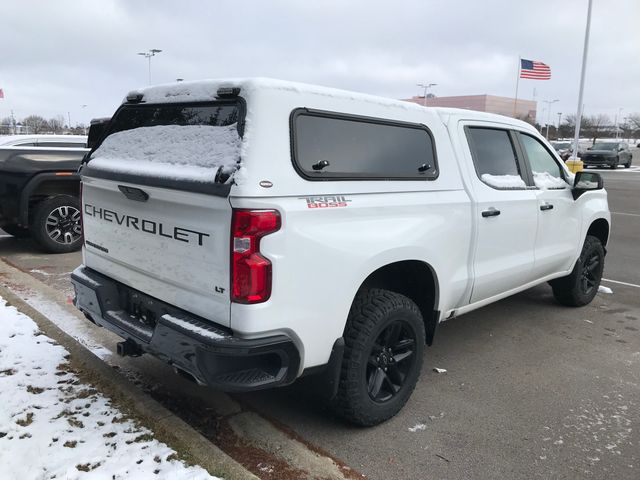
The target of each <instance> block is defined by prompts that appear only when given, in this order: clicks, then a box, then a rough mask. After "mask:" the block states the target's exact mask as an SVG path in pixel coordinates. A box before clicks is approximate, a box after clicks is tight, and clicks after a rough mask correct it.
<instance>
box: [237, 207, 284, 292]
mask: <svg viewBox="0 0 640 480" xmlns="http://www.w3.org/2000/svg"><path fill="white" fill-rule="evenodd" d="M279 229H280V214H279V213H278V212H277V211H275V210H234V211H233V219H232V221H231V300H232V301H234V302H237V303H260V302H266V301H267V300H269V297H270V296H271V262H270V261H269V260H268V259H266V258H265V257H263V256H262V255H261V254H260V239H261V238H262V237H264V236H265V235H268V234H270V233H273V232H276V231H278V230H279Z"/></svg>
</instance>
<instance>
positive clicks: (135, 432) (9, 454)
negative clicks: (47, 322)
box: [0, 298, 215, 480]
mask: <svg viewBox="0 0 640 480" xmlns="http://www.w3.org/2000/svg"><path fill="white" fill-rule="evenodd" d="M66 358H68V354H67V351H66V350H65V349H64V348H63V347H61V346H60V345H57V344H56V343H55V342H54V341H53V340H51V339H50V338H48V337H46V336H45V335H43V334H42V333H41V332H39V331H38V327H37V325H36V324H35V322H34V321H33V320H31V319H30V318H29V317H27V316H26V315H23V314H22V313H20V312H18V311H17V310H16V309H15V308H14V307H10V306H7V305H6V302H5V301H4V300H3V299H2V298H0V405H2V408H0V478H2V479H13V478H19V479H21V480H28V479H53V478H57V479H66V480H71V479H82V478H100V479H109V480H116V479H129V478H135V479H136V480H138V479H212V478H215V477H211V476H210V475H209V474H208V473H207V472H206V471H205V470H203V469H202V468H201V467H193V466H187V465H185V464H184V463H183V462H181V461H179V460H176V454H175V452H174V451H173V450H172V449H171V448H169V447H168V446H167V445H165V444H163V443H160V442H158V441H157V440H155V439H154V438H153V432H151V431H150V430H148V429H146V428H144V427H141V426H139V425H137V424H136V423H135V422H134V421H133V420H130V419H127V418H126V417H125V416H123V414H122V413H121V412H120V411H119V410H118V409H117V408H116V407H114V406H113V405H112V404H111V402H110V400H109V399H108V398H106V397H104V396H103V395H101V394H100V393H99V392H97V391H96V390H95V389H93V388H92V387H91V386H90V385H87V384H83V383H81V381H80V380H79V378H78V377H77V376H76V375H75V373H74V372H73V371H71V369H70V367H69V364H68V362H67V360H66Z"/></svg>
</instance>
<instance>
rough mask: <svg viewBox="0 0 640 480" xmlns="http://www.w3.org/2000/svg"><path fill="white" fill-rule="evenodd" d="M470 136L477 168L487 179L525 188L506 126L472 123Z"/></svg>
mask: <svg viewBox="0 0 640 480" xmlns="http://www.w3.org/2000/svg"><path fill="white" fill-rule="evenodd" d="M467 139H468V141H469V147H470V149H471V155H472V157H473V163H474V164H475V167H476V172H477V174H478V176H479V177H480V179H481V180H482V181H483V182H484V183H486V184H487V185H489V186H490V187H493V188H498V189H506V190H513V189H523V188H526V184H525V182H524V180H523V179H522V175H521V173H520V168H519V167H518V161H517V157H516V151H515V148H514V146H513V143H512V142H511V137H510V135H509V132H508V131H507V130H500V129H497V128H479V127H469V128H467Z"/></svg>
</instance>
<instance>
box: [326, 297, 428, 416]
mask: <svg viewBox="0 0 640 480" xmlns="http://www.w3.org/2000/svg"><path fill="white" fill-rule="evenodd" d="M343 337H344V342H345V349H344V357H343V360H342V366H341V372H340V381H339V384H338V391H337V395H336V398H335V399H334V400H333V404H332V407H333V409H334V411H335V412H336V413H338V414H339V415H340V416H341V417H342V418H344V419H346V420H348V421H349V422H352V423H354V424H356V425H361V426H370V425H377V424H379V423H381V422H384V421H385V420H388V419H390V418H391V417H393V416H394V415H395V414H396V413H398V412H399V411H400V409H401V408H402V407H403V406H404V404H405V403H407V400H408V399H409V397H410V396H411V393H412V392H413V390H414V388H415V386H416V383H417V381H418V378H419V377H420V370H421V369H422V362H423V356H424V348H425V328H424V321H423V318H422V314H421V312H420V309H419V308H418V306H417V305H416V304H415V302H413V301H412V300H411V299H409V298H407V297H406V296H404V295H402V294H399V293H397V292H392V291H389V290H384V289H381V288H365V289H362V290H361V291H360V292H358V294H357V295H356V298H355V299H354V301H353V304H352V305H351V310H350V312H349V318H348V320H347V325H346V327H345V331H344V336H343Z"/></svg>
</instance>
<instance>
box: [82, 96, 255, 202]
mask: <svg viewBox="0 0 640 480" xmlns="http://www.w3.org/2000/svg"><path fill="white" fill-rule="evenodd" d="M244 111H245V108H244V102H242V101H241V99H239V98H236V99H233V100H220V101H215V102H206V103H204V102H201V103H162V104H145V103H138V104H135V103H127V104H124V105H123V106H121V107H120V108H119V109H118V111H117V112H116V113H115V115H114V116H113V118H112V120H111V122H110V123H109V126H108V127H107V131H106V134H105V135H104V137H103V138H102V139H101V141H100V143H99V144H98V145H97V146H96V148H95V149H94V150H93V151H92V152H91V155H90V156H89V158H88V159H87V168H88V169H89V171H90V172H91V174H92V175H96V174H97V176H100V177H102V178H107V179H117V180H123V181H130V182H133V183H136V182H142V183H143V184H147V185H155V186H161V187H167V188H175V189H179V190H190V191H202V192H204V193H207V192H208V191H209V190H210V188H209V187H207V185H212V184H228V183H230V178H231V176H232V174H233V173H234V172H235V171H236V170H237V169H238V168H239V165H240V146H241V136H242V128H243V122H244ZM214 190H215V189H214ZM227 193H228V192H227Z"/></svg>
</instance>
